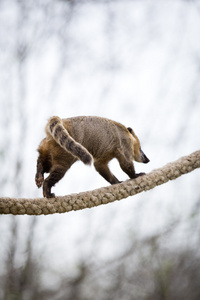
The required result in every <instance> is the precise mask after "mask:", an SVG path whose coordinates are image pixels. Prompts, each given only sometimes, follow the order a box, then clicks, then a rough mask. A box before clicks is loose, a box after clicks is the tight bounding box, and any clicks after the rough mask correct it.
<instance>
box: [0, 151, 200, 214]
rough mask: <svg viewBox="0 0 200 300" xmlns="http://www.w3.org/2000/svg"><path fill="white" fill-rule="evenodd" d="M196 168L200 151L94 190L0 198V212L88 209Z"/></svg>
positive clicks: (49, 212) (58, 211)
mask: <svg viewBox="0 0 200 300" xmlns="http://www.w3.org/2000/svg"><path fill="white" fill-rule="evenodd" d="M196 168H200V150H199V151H196V152H193V153H191V154H190V155H188V156H184V157H182V158H179V159H178V160H176V161H174V162H171V163H168V164H167V165H165V166H164V167H162V168H159V169H156V170H153V171H152V172H150V173H148V174H146V175H144V176H141V177H138V178H136V179H130V180H127V181H124V182H122V183H119V184H115V185H111V186H107V187H103V188H99V189H96V190H93V191H87V192H82V193H78V194H71V195H67V196H63V197H60V196H59V197H56V198H51V199H47V198H36V199H26V198H8V197H2V198H0V214H13V215H24V214H27V215H48V214H55V213H65V212H69V211H72V210H80V209H84V208H91V207H95V206H98V205H102V204H107V203H111V202H113V201H115V200H121V199H123V198H127V197H129V196H133V195H136V194H139V193H141V192H143V191H148V190H150V189H153V188H154V187H155V186H158V185H161V184H163V183H165V182H167V181H169V180H174V179H176V178H178V177H179V176H181V175H183V174H186V173H189V172H191V171H193V170H195V169H196Z"/></svg>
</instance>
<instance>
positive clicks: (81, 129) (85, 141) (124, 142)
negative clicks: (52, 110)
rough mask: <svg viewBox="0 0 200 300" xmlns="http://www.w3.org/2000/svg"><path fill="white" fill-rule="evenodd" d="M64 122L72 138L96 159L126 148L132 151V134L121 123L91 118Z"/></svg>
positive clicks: (65, 120)
mask: <svg viewBox="0 0 200 300" xmlns="http://www.w3.org/2000/svg"><path fill="white" fill-rule="evenodd" d="M62 121H63V125H64V127H65V128H66V129H67V131H68V132H69V134H70V136H71V137H72V138H73V139H74V140H75V141H76V142H78V143H80V144H81V145H82V146H84V147H85V148H86V149H87V150H88V152H89V153H91V154H92V156H93V157H94V158H95V159H98V158H100V157H102V155H105V154H108V153H109V154H110V153H111V152H113V151H116V149H119V148H124V147H125V148H126V149H127V151H128V150H129V151H131V149H130V146H131V143H132V137H131V134H130V132H129V131H128V129H127V128H126V127H125V126H124V125H122V124H120V123H117V122H115V121H112V120H109V119H106V118H101V117H89V116H82V117H74V118H68V119H63V120H62ZM124 151H126V150H125V149H124ZM113 155H114V153H113Z"/></svg>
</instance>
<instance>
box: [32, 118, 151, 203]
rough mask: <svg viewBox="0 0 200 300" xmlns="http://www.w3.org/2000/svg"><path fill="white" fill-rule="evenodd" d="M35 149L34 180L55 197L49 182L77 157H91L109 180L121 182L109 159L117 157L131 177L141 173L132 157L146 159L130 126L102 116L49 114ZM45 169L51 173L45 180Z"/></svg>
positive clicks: (47, 194) (139, 159)
mask: <svg viewBox="0 0 200 300" xmlns="http://www.w3.org/2000/svg"><path fill="white" fill-rule="evenodd" d="M38 152H39V157H38V160H37V172H36V176H35V181H36V185H37V186H38V187H41V186H42V184H43V195H44V197H47V198H50V197H55V195H54V194H52V193H51V188H52V186H54V185H55V184H56V183H57V182H58V181H59V180H60V179H61V178H62V177H63V176H64V175H65V173H66V171H67V170H68V169H69V168H70V167H71V165H72V164H73V163H74V162H75V161H77V160H78V159H80V160H81V161H83V162H84V163H85V164H91V163H92V160H93V161H94V166H95V169H96V170H97V172H99V173H100V175H101V176H103V177H104V178H105V179H106V180H107V181H108V182H110V183H111V184H115V183H119V182H120V181H119V180H118V179H117V178H116V177H115V176H114V175H113V174H112V173H111V171H110V170H109V168H108V162H109V161H110V160H111V159H113V158H117V159H118V161H119V164H120V166H121V168H122V170H123V171H124V172H125V173H126V174H127V175H128V176H129V177H130V178H136V177H138V176H140V175H144V173H140V174H136V173H135V169H134V165H133V160H135V161H138V162H143V163H148V162H149V159H148V158H147V157H146V156H145V154H144V153H143V152H142V150H141V147H140V141H139V139H138V137H137V136H136V135H135V133H134V131H133V130H132V129H131V128H130V127H128V128H126V127H125V126H124V125H122V124H120V123H117V122H115V121H112V120H109V119H105V118H101V117H84V116H83V117H74V118H68V119H60V118H59V117H57V116H54V117H51V118H50V119H49V121H48V123H47V125H46V138H44V139H43V140H42V142H41V144H40V146H39V148H38ZM44 173H50V174H49V176H48V177H47V178H46V179H45V180H44Z"/></svg>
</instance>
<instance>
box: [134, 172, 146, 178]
mask: <svg viewBox="0 0 200 300" xmlns="http://www.w3.org/2000/svg"><path fill="white" fill-rule="evenodd" d="M143 175H146V173H143V172H142V173H138V174H135V178H137V177H139V176H143Z"/></svg>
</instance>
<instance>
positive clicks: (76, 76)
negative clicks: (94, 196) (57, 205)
mask: <svg viewBox="0 0 200 300" xmlns="http://www.w3.org/2000/svg"><path fill="white" fill-rule="evenodd" d="M0 24H1V26H0V105H1V106H0V165H1V168H0V191H1V196H8V197H29V198H34V197H39V196H42V190H41V189H40V190H38V189H37V187H36V185H35V182H34V176H35V169H36V160H37V151H36V149H37V147H38V145H39V143H40V141H41V139H42V138H43V137H44V126H45V124H46V121H47V119H48V118H49V117H50V116H51V115H59V116H60V117H71V116H78V115H97V116H102V117H107V118H110V119H113V120H116V121H118V122H121V123H123V124H124V125H126V126H127V127H128V126H130V127H132V128H133V129H134V131H135V132H136V134H137V135H138V137H139V138H140V141H141V144H142V148H143V151H144V152H145V154H146V155H147V156H148V157H149V159H150V160H151V162H150V163H149V164H148V165H143V164H138V163H135V168H136V171H137V172H149V171H150V170H152V169H155V168H158V167H161V166H163V165H165V164H166V163H167V162H170V161H173V160H176V159H178V158H179V157H180V156H183V155H187V154H189V153H191V152H193V151H195V150H198V149H199V146H200V134H199V131H200V2H199V1H198V0H196V1H195V0H193V1H186V0H185V1H184V0H176V1H170V0H165V1H156V0H154V1H153V0H148V1H147V0H144V1H136V0H135V1H134V0H132V1H131V0H129V1H128V0H108V1H105V0H98V1H95V0H68V1H67V0H65V1H64V0H62V1H61V0H29V1H27V0H1V1H0ZM110 167H111V169H112V171H113V173H114V174H115V175H116V176H117V177H118V178H119V179H120V180H126V179H127V176H126V175H125V174H124V173H123V172H122V171H121V170H120V168H119V166H118V163H117V162H116V161H113V162H111V164H110ZM199 175H200V174H199V170H196V171H194V172H192V173H190V174H188V175H185V176H182V177H181V178H179V179H177V180H175V181H172V182H169V183H167V184H165V185H162V186H160V187H157V188H155V189H154V190H151V191H148V192H146V193H143V194H140V195H137V196H135V197H129V198H128V199H124V200H122V201H120V202H115V203H112V204H108V205H105V206H100V207H98V208H93V209H85V210H83V211H77V212H70V213H66V214H62V215H58V214H57V215H50V216H39V217H34V216H33V217H30V216H10V215H5V216H4V215H2V216H0V266H1V267H0V299H3V300H21V299H23V300H47V299H48V300H68V299H69V300H94V299H97V300H111V299H120V300H121V299H123V300H147V299H148V300H157V299H158V300H165V299H167V300H169V299H170V300H171V299H173V300H176V299H177V300H180V299H182V300H188V299H190V300H197V299H198V300H199V299H200V284H199V283H200V221H199V214H200V188H199ZM106 185H108V183H107V182H106V181H105V180H104V179H103V178H101V177H100V175H99V174H97V172H96V171H95V170H94V167H91V168H89V167H86V166H85V165H83V164H82V163H81V162H77V163H76V164H75V165H73V166H72V168H71V169H70V170H69V171H68V173H67V174H66V175H65V177H64V178H63V179H62V180H61V181H60V182H59V183H58V184H57V185H56V187H55V188H54V189H53V191H54V192H55V193H56V194H57V195H66V194H70V193H76V192H80V191H86V190H92V189H95V188H99V187H102V186H106Z"/></svg>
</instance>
